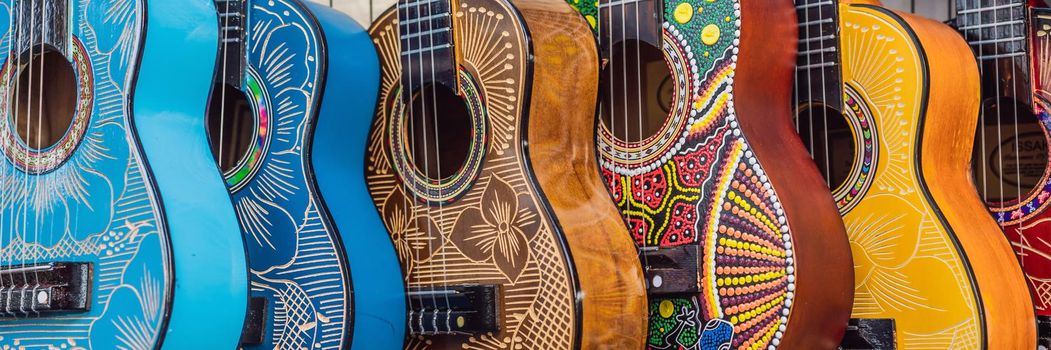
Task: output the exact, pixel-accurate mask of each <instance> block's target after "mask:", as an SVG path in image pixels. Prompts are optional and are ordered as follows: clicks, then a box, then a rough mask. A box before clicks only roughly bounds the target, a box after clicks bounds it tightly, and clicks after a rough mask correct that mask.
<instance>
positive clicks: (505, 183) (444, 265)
mask: <svg viewBox="0 0 1051 350" xmlns="http://www.w3.org/2000/svg"><path fill="white" fill-rule="evenodd" d="M454 3H455V2H454ZM453 9H454V14H453V18H454V20H455V21H456V26H455V29H456V31H457V33H456V35H457V37H458V40H457V45H458V48H457V49H458V50H459V52H458V53H459V55H460V57H462V61H461V62H460V65H459V67H458V68H459V72H458V73H459V79H460V81H459V82H458V84H459V93H460V94H461V97H462V98H464V99H465V100H466V101H467V104H468V106H470V107H469V108H471V111H472V114H471V120H472V124H471V125H472V130H473V133H472V135H476V136H483V137H479V138H478V139H476V141H472V142H474V143H472V144H471V147H470V148H469V149H471V150H475V151H472V152H477V153H470V154H471V157H475V156H477V157H476V158H470V160H468V161H467V164H468V165H467V166H465V167H464V168H465V169H477V172H472V173H468V174H466V175H462V176H460V175H457V176H455V177H453V178H452V180H450V179H441V180H440V181H427V180H419V179H417V178H416V176H418V175H419V174H415V173H414V172H413V171H414V170H412V169H411V168H408V166H411V165H409V164H408V160H407V156H406V154H405V153H404V149H403V148H402V146H403V145H402V144H400V143H398V142H399V141H398V140H399V137H401V136H404V135H405V132H404V131H403V130H404V128H405V126H404V125H405V124H404V123H405V122H404V119H403V118H402V117H401V110H403V109H404V108H403V107H402V106H401V104H402V101H403V100H402V99H401V98H400V94H401V93H402V91H401V90H400V86H401V84H400V81H401V74H402V67H401V61H402V60H401V55H400V42H399V32H398V31H399V27H398V23H397V18H398V16H397V12H396V11H388V12H387V13H385V14H383V15H381V16H380V17H379V18H378V20H377V21H376V22H375V23H374V24H373V26H372V29H371V30H370V32H371V35H372V38H373V40H374V42H375V43H376V45H377V48H378V51H379V54H380V63H381V66H382V74H381V82H382V83H381V84H382V85H381V86H382V89H381V91H380V98H379V104H378V110H377V114H376V118H375V120H374V123H373V126H372V133H371V138H370V144H369V149H368V158H367V169H366V171H367V174H368V178H367V179H368V184H369V190H370V191H371V193H372V195H373V199H374V200H375V201H376V206H377V208H378V209H379V212H380V214H381V216H382V217H383V220H384V223H385V224H386V226H387V228H388V230H389V231H390V233H391V237H392V239H393V240H394V243H395V246H396V247H397V248H398V249H397V251H398V253H399V258H400V259H401V262H402V266H403V269H404V271H405V276H406V277H405V278H406V284H407V285H408V286H409V287H410V288H416V289H422V290H432V289H440V288H442V287H443V286H445V285H463V284H485V285H496V286H497V287H498V288H499V290H500V298H499V300H498V301H497V302H498V305H499V310H500V312H499V313H498V317H499V328H500V329H499V331H497V332H493V333H485V334H478V335H471V336H412V337H410V338H409V339H408V344H407V348H412V349H463V348H521V349H576V348H584V349H602V348H608V349H639V348H642V347H643V345H644V342H645V339H644V337H645V324H646V311H645V307H644V301H645V291H644V286H643V282H642V271H641V268H640V265H639V262H638V260H637V258H636V256H637V252H636V251H635V247H634V246H633V245H632V243H631V241H630V239H629V236H628V234H627V232H626V230H625V229H624V227H623V224H622V221H621V219H620V218H619V216H618V215H617V213H616V209H615V208H614V207H613V206H612V205H611V204H610V203H609V202H608V195H607V194H606V192H605V190H604V189H603V187H602V184H601V182H600V179H599V177H598V174H597V173H596V171H595V168H594V164H595V158H594V157H595V147H594V143H593V141H592V140H593V139H592V137H591V136H592V135H593V134H592V133H593V130H594V125H595V124H594V106H595V102H596V97H597V96H596V92H595V90H596V88H597V84H598V80H597V75H598V68H597V60H598V58H597V53H596V48H595V45H594V39H593V38H592V36H591V34H590V31H589V29H588V26H587V23H586V22H585V21H584V19H583V18H581V17H580V16H579V15H578V14H577V13H575V12H573V10H572V9H571V8H570V7H569V6H568V5H567V4H565V3H564V2H562V1H560V0H523V1H513V2H509V1H505V0H460V1H458V4H457V5H456V6H454V7H453ZM392 140H393V141H392ZM392 145H393V146H392ZM474 164H477V168H473V167H474V166H475V165H474ZM417 173H418V172H417ZM461 180H463V182H461ZM450 183H451V185H449V186H453V187H454V188H456V189H460V188H462V189H463V191H462V193H461V192H455V194H456V195H455V196H453V198H452V199H448V198H437V197H441V195H446V194H450V193H453V192H446V191H442V190H438V191H434V190H428V188H429V187H430V186H445V185H446V184H450ZM458 184H465V185H463V187H459V185H458ZM435 193H437V194H438V196H437V197H434V196H432V195H434V194H435ZM409 307H410V308H412V305H409ZM412 326H413V327H415V328H417V329H419V328H420V327H419V326H418V325H412Z"/></svg>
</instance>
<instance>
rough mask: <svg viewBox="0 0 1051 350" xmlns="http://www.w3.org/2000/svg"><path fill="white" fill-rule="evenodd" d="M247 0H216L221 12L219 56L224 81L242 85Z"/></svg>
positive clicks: (217, 7)
mask: <svg viewBox="0 0 1051 350" xmlns="http://www.w3.org/2000/svg"><path fill="white" fill-rule="evenodd" d="M245 6H246V5H245V0H216V1H215V9H216V12H218V14H219V58H220V59H221V60H222V61H220V62H219V64H220V65H222V66H221V67H220V74H222V76H221V77H220V78H221V79H222V82H223V83H225V84H229V85H231V86H234V87H240V86H241V82H242V81H244V74H245V73H244V72H245V66H246V65H247V64H248V63H247V62H246V59H247V58H246V56H245V52H244V50H245V22H246V17H247V15H246V13H247V12H246V10H247V9H246V8H245Z"/></svg>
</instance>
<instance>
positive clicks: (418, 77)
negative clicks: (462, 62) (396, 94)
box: [397, 0, 459, 91]
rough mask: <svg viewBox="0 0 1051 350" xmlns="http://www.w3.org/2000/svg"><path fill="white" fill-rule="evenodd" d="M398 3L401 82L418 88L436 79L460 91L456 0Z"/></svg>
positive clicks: (408, 87) (413, 0)
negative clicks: (455, 21)
mask: <svg viewBox="0 0 1051 350" xmlns="http://www.w3.org/2000/svg"><path fill="white" fill-rule="evenodd" d="M397 6H398V30H399V34H398V35H399V37H400V40H401V63H402V66H401V69H402V84H403V85H402V86H404V88H405V89H406V90H408V91H415V90H416V89H418V88H421V87H423V86H424V85H426V84H427V83H436V84H442V85H445V86H446V87H448V88H450V89H452V90H453V91H457V84H456V82H457V78H456V77H457V70H458V66H459V64H458V61H459V59H458V57H457V50H456V36H455V30H454V29H455V28H454V25H453V11H454V9H455V6H456V0H399V1H398V5H397Z"/></svg>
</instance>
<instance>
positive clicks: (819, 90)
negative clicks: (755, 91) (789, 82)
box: [795, 0, 843, 106]
mask: <svg viewBox="0 0 1051 350" xmlns="http://www.w3.org/2000/svg"><path fill="white" fill-rule="evenodd" d="M795 5H796V15H797V16H798V21H799V46H798V47H799V58H798V63H797V65H796V79H797V82H796V86H798V88H797V91H796V102H797V103H798V104H807V103H814V102H820V103H823V104H825V105H829V106H841V105H842V104H843V97H842V93H841V91H842V78H841V76H840V67H839V62H840V55H839V35H838V34H839V14H838V12H837V11H838V5H839V4H838V1H836V0H796V1H795Z"/></svg>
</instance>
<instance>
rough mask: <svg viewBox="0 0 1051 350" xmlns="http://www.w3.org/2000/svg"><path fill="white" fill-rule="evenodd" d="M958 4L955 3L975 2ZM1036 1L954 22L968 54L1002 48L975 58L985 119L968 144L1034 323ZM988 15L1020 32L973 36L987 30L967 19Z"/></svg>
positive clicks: (1043, 207)
mask: <svg viewBox="0 0 1051 350" xmlns="http://www.w3.org/2000/svg"><path fill="white" fill-rule="evenodd" d="M961 5H962V6H961V7H960V9H961V11H963V10H966V9H968V8H969V7H965V6H971V7H973V6H976V5H980V3H978V4H976V3H963V4H961ZM1044 6H1046V5H1045V4H1040V3H1039V2H1038V1H1028V2H1027V1H1015V2H1013V6H1011V7H1010V8H1008V9H1004V10H1000V11H998V13H984V14H983V13H981V12H978V13H977V14H966V13H965V14H963V15H961V16H960V17H961V21H960V22H959V23H958V26H959V30H960V31H962V32H963V33H964V34H965V36H967V38H968V39H969V40H970V41H971V42H972V47H973V48H974V51H975V54H977V55H980V56H994V55H998V56H1010V57H1004V58H999V59H991V58H987V59H986V60H982V61H981V62H982V68H983V70H982V74H983V86H982V87H983V95H982V98H983V105H982V107H983V108H982V110H981V111H982V113H983V117H982V119H981V120H982V121H983V122H985V124H984V127H982V128H979V134H978V141H977V142H976V145H975V155H976V157H977V158H975V163H976V164H975V173H976V176H975V177H976V179H975V180H976V182H978V183H979V186H978V192H979V194H980V195H982V196H983V199H985V201H986V205H987V207H988V208H989V211H990V212H991V213H992V214H993V217H994V218H995V219H996V221H997V222H998V223H999V224H1000V227H1001V228H1002V229H1003V231H1004V233H1005V234H1006V235H1007V238H1008V240H1009V241H1010V242H1011V246H1012V248H1013V249H1014V251H1015V254H1016V255H1017V256H1018V260H1019V262H1020V263H1021V267H1022V271H1023V272H1024V273H1025V279H1026V282H1027V283H1028V285H1029V289H1030V291H1031V292H1032V295H1033V301H1034V306H1035V307H1036V314H1037V315H1038V316H1041V317H1042V318H1044V319H1045V320H1042V323H1046V322H1047V321H1046V318H1047V317H1049V316H1051V295H1049V294H1048V292H1049V291H1051V242H1049V241H1048V239H1049V238H1051V225H1048V222H1049V221H1051V212H1049V211H1048V210H1047V209H1048V204H1049V203H1051V200H1049V197H1051V171H1049V169H1051V168H1049V167H1048V164H1049V162H1051V152H1048V149H1047V145H1048V142H1047V140H1049V139H1051V114H1049V111H1051V92H1049V91H1051V76H1048V73H1049V72H1051V39H1049V38H1048V36H1047V31H1046V29H1044V26H1047V25H1051V9H1048V8H1042V7H1044ZM992 15H995V16H992ZM1005 15H1006V16H1005ZM989 16H992V17H997V18H998V19H999V20H1000V21H1008V20H1010V21H1014V20H1019V21H1018V23H1017V24H1016V23H1011V24H1009V25H1010V26H1011V27H1012V28H1011V33H1014V32H1015V31H1016V30H1021V31H1025V32H1026V33H1027V35H1024V36H1021V37H1019V39H1018V40H1012V41H1007V42H1004V43H999V44H997V45H993V46H990V45H979V44H976V42H979V41H982V40H985V39H987V38H985V37H983V35H987V34H988V33H985V32H982V31H981V30H980V29H971V27H972V26H974V25H980V24H982V23H983V22H985V21H988V20H990V19H989V18H987V17H989ZM964 21H966V22H967V23H965V22H964ZM970 22H977V23H970ZM1008 74H1010V75H1008ZM1001 76H1002V77H1003V78H1001ZM1014 169H1017V170H1014ZM983 182H985V183H984V184H983Z"/></svg>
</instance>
